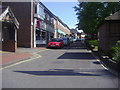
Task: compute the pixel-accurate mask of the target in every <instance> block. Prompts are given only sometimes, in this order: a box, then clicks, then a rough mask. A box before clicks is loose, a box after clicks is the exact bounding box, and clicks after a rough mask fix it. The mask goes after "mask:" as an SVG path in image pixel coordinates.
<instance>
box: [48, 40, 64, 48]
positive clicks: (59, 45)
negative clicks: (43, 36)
mask: <svg viewBox="0 0 120 90" xmlns="http://www.w3.org/2000/svg"><path fill="white" fill-rule="evenodd" d="M63 46H64V42H63V40H62V39H56V38H54V39H52V40H51V41H50V42H49V43H48V45H47V47H48V48H51V47H53V48H62V47H63Z"/></svg>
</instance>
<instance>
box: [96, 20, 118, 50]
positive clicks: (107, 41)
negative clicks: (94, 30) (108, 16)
mask: <svg viewBox="0 0 120 90" xmlns="http://www.w3.org/2000/svg"><path fill="white" fill-rule="evenodd" d="M98 31H99V36H98V38H99V50H102V51H104V52H108V50H109V49H110V48H111V47H112V46H115V44H116V42H117V41H118V40H120V21H117V20H116V21H106V22H105V23H104V24H102V25H101V26H100V27H99V28H98Z"/></svg>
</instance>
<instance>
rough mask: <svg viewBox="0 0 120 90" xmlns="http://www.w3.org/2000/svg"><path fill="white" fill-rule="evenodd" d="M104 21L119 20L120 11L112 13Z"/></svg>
mask: <svg viewBox="0 0 120 90" xmlns="http://www.w3.org/2000/svg"><path fill="white" fill-rule="evenodd" d="M105 20H120V11H118V12H116V13H114V14H113V15H111V16H108V17H106V18H105Z"/></svg>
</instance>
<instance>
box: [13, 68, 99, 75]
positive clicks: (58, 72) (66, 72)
mask: <svg viewBox="0 0 120 90" xmlns="http://www.w3.org/2000/svg"><path fill="white" fill-rule="evenodd" d="M14 72H18V73H25V74H31V75H39V76H41V75H48V76H101V75H100V74H92V73H78V72H74V71H73V70H64V69H63V70H51V71H14Z"/></svg>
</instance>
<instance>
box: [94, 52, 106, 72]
mask: <svg viewBox="0 0 120 90" xmlns="http://www.w3.org/2000/svg"><path fill="white" fill-rule="evenodd" d="M92 55H93V56H94V57H95V59H96V60H97V61H98V62H99V63H100V65H101V66H102V67H103V68H104V69H105V70H108V68H107V67H105V65H104V64H103V63H102V62H101V61H100V60H99V59H98V58H97V57H96V56H95V55H94V54H93V53H92Z"/></svg>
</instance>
